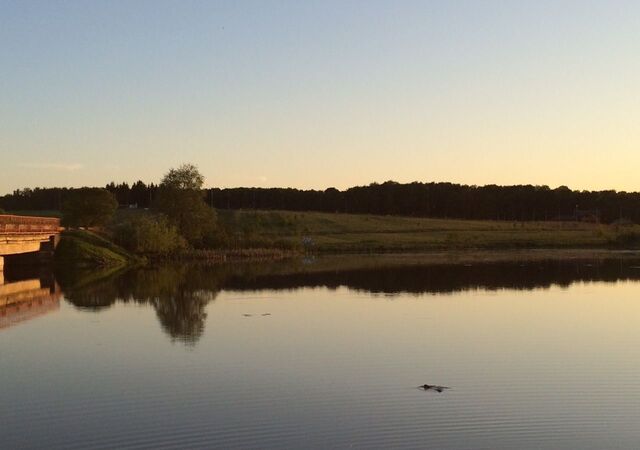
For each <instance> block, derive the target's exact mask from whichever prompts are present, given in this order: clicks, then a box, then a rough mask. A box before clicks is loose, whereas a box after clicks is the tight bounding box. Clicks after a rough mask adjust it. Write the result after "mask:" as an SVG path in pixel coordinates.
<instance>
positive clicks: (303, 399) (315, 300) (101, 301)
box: [0, 258, 640, 449]
mask: <svg viewBox="0 0 640 450" xmlns="http://www.w3.org/2000/svg"><path fill="white" fill-rule="evenodd" d="M5 281H6V283H7V284H5V286H4V287H2V288H0V289H4V291H2V290H0V448H2V449H5V448H7V449H11V448H88V447H96V448H125V447H126V448H147V447H152V448H165V447H166V448H362V449H369V448H435V449H447V448H452V449H462V448H474V449H475V448H487V449H500V448H504V449H512V448H524V449H527V448H531V449H533V448H535V449H538V448H549V449H565V448H567V449H568V448H572V449H589V448H593V449H602V448H628V449H637V448H640V376H639V373H640V349H639V344H640V283H639V281H640V262H638V261H634V260H631V259H619V258H611V259H598V260H584V259H580V260H571V261H560V260H538V261H512V262H508V261H501V262H471V263H469V262H467V263H465V264H461V263H460V264H456V263H426V262H420V261H419V260H417V259H415V258H414V259H412V260H408V259H407V260H405V259H402V258H389V259H386V258H359V259H350V258H335V259H333V260H304V261H294V262H287V263H277V264H276V263H271V264H266V263H265V264H250V265H248V264H245V265H239V266H214V267H202V266H192V267H187V266H177V267H163V268H147V269H142V270H135V271H129V272H125V273H112V274H108V273H96V272H93V273H60V274H56V278H55V279H54V278H53V277H52V276H51V274H35V275H33V274H20V273H18V274H16V273H12V272H11V271H10V270H8V273H7V279H6V280H5ZM10 286H13V287H14V288H15V289H13V290H12V292H10V293H9V288H8V287H10ZM60 290H61V293H60ZM2 292H4V297H3V296H2ZM27 293H28V294H27ZM19 295H22V297H21V298H22V299H23V301H21V302H20V303H18V304H14V305H13V306H4V307H3V306H2V304H3V303H2V301H4V302H5V303H6V302H7V301H8V300H7V299H9V298H12V299H14V300H15V299H16V298H17V297H16V296H19ZM28 295H31V296H32V297H31V300H25V298H27V296H28ZM3 298H4V300H2V299H3ZM16 305H17V306H16ZM424 383H429V384H439V385H446V386H449V387H451V388H452V389H450V390H446V391H444V392H442V393H438V392H434V391H427V392H425V391H421V390H418V389H417V388H416V387H417V386H418V385H422V384H424Z"/></svg>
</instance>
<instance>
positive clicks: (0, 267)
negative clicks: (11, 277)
mask: <svg viewBox="0 0 640 450" xmlns="http://www.w3.org/2000/svg"><path fill="white" fill-rule="evenodd" d="M3 284H4V257H3V256H0V286H2V285H3Z"/></svg>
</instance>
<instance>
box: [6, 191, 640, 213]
mask: <svg viewBox="0 0 640 450" xmlns="http://www.w3.org/2000/svg"><path fill="white" fill-rule="evenodd" d="M105 188H106V190H108V191H109V192H111V193H112V194H113V195H114V196H115V198H116V200H117V202H118V203H119V204H120V205H121V206H129V205H135V206H137V207H138V208H149V207H151V206H152V205H153V204H154V201H155V198H156V197H157V195H158V192H159V186H158V185H155V184H153V183H152V184H145V183H144V182H142V181H138V182H136V183H134V184H132V185H129V184H127V183H120V184H116V183H109V184H108V185H107V186H105ZM71 191H73V189H67V188H35V189H28V188H27V189H20V190H17V191H15V192H13V193H12V194H8V195H5V196H2V197H0V208H3V209H5V210H7V211H12V210H14V211H18V210H60V209H61V207H62V204H63V203H64V201H65V198H66V197H67V196H69V194H70V192H71ZM202 195H203V198H204V200H205V202H206V203H207V204H208V205H209V206H211V207H214V208H217V209H265V210H289V211H321V212H338V213H352V214H382V215H402V216H416V217H433V218H455V219H475V220H509V221H535V220H573V219H588V220H598V221H601V222H604V223H611V222H614V221H617V220H620V219H626V220H630V221H633V222H636V223H640V193H638V192H618V191H614V190H606V191H578V190H571V189H569V188H568V187H566V186H561V187H558V188H555V189H551V188H549V187H548V186H533V185H515V186H498V185H486V186H474V185H463V184H454V183H434V182H431V183H420V182H414V183H396V182H393V181H387V182H385V183H381V184H378V183H372V184H370V185H368V186H356V187H352V188H349V189H345V190H338V189H335V188H328V189H325V190H301V189H293V188H229V189H220V188H212V189H203V190H202Z"/></svg>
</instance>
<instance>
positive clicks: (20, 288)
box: [0, 279, 62, 330]
mask: <svg viewBox="0 0 640 450" xmlns="http://www.w3.org/2000/svg"><path fill="white" fill-rule="evenodd" d="M61 295H62V294H61V292H60V289H59V288H58V286H57V285H56V283H55V282H54V281H51V282H50V283H47V282H43V281H41V280H38V279H31V280H24V281H18V282H15V283H7V284H3V285H0V330H2V329H3V328H7V327H10V326H12V325H15V324H16V323H19V322H24V321H25V320H29V319H33V318H35V317H38V316H41V315H43V314H46V313H48V312H51V311H57V310H58V308H60V297H61Z"/></svg>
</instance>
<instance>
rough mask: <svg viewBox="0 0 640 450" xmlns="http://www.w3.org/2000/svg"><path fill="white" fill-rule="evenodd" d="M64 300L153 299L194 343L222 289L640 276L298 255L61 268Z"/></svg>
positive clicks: (553, 265)
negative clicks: (301, 257) (287, 258)
mask: <svg viewBox="0 0 640 450" xmlns="http://www.w3.org/2000/svg"><path fill="white" fill-rule="evenodd" d="M56 279H57V282H58V283H59V284H60V286H61V288H62V291H63V293H64V297H65V299H66V300H67V301H68V302H69V303H71V304H73V305H74V306H76V307H77V308H79V309H82V310H88V311H100V310H102V309H104V308H109V307H110V306H112V305H113V304H115V303H116V302H122V303H135V304H143V305H149V306H151V307H153V308H154V310H155V311H156V315H157V317H158V320H159V321H160V324H161V326H162V328H163V330H164V331H165V332H166V333H167V334H168V335H169V336H170V338H171V339H172V340H174V341H178V342H182V343H185V344H187V345H194V344H195V343H196V342H197V341H198V339H199V338H200V337H201V336H202V334H203V332H204V328H205V323H206V318H207V312H206V310H207V308H206V307H207V305H208V304H209V303H210V302H212V301H214V300H215V298H216V296H217V294H218V292H220V291H221V290H223V289H224V290H231V291H260V290H265V289H268V290H294V289H301V288H328V289H338V288H343V287H344V288H348V289H353V290H357V291H361V292H366V293H372V294H382V295H391V296H393V295H396V294H412V295H422V294H451V293H455V292H462V291H469V290H490V291H492V290H502V289H511V290H531V289H544V288H549V287H551V286H560V287H568V286H570V285H571V284H572V283H577V282H595V281H598V282H617V281H623V280H640V261H639V260H637V259H631V258H602V259H595V260H594V259H588V260H585V259H572V260H562V259H541V260H535V261H526V260H525V261H493V262H491V261H480V262H473V263H464V264H462V263H449V262H444V263H442V262H441V263H433V262H428V263H427V262H425V263H422V262H419V261H411V262H409V261H403V260H399V261H398V260H393V262H389V263H387V262H385V259H384V258H382V259H381V258H377V259H372V258H367V257H359V258H358V257H355V258H340V259H335V260H332V259H330V258H329V259H319V260H309V259H306V260H296V261H287V262H279V263H264V262H261V263H244V264H236V265H187V264H185V265H181V264H173V265H167V266H160V267H143V268H136V269H130V270H110V271H109V270H104V271H95V270H93V271H86V272H82V271H78V270H69V271H65V270H58V271H57V272H56Z"/></svg>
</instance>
